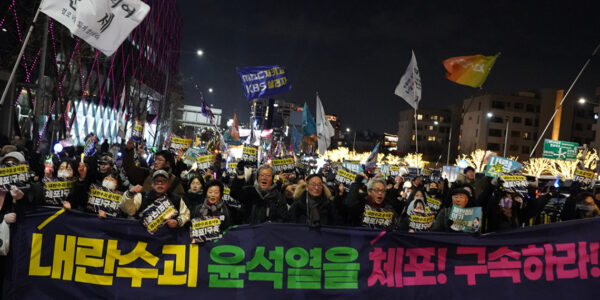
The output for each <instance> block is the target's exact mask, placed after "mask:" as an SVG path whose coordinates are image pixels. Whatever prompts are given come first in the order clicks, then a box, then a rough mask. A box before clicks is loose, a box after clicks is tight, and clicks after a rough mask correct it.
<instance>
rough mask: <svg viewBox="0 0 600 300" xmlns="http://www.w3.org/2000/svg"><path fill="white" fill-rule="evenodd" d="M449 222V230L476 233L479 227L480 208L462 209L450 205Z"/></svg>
mask: <svg viewBox="0 0 600 300" xmlns="http://www.w3.org/2000/svg"><path fill="white" fill-rule="evenodd" d="M450 221H452V225H451V226H450V228H451V229H452V230H454V231H462V232H478V231H479V229H480V227H481V207H466V208H462V207H459V206H456V205H452V208H451V209H450Z"/></svg>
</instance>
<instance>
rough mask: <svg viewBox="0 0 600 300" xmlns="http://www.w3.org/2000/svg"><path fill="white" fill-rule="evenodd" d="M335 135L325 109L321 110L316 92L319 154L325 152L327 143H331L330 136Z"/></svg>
mask: <svg viewBox="0 0 600 300" xmlns="http://www.w3.org/2000/svg"><path fill="white" fill-rule="evenodd" d="M334 135H335V130H334V129H333V126H331V123H329V120H328V119H327V116H325V110H323V103H321V99H319V94H317V137H318V140H317V141H318V145H319V153H320V154H321V155H323V154H325V151H327V148H329V145H331V137H333V136H334Z"/></svg>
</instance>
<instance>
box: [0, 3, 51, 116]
mask: <svg viewBox="0 0 600 300" xmlns="http://www.w3.org/2000/svg"><path fill="white" fill-rule="evenodd" d="M41 5H42V4H41V3H40V6H41ZM40 12H41V9H40V7H38V9H37V12H36V13H35V16H34V17H33V22H32V23H31V25H30V26H29V31H27V36H25V41H23V46H21V51H19V55H18V56H17V61H16V62H15V65H14V67H13V69H12V72H11V73H10V77H9V78H8V82H6V86H5V87H4V92H2V98H0V106H2V105H4V99H5V98H6V94H7V93H8V89H9V88H10V86H11V84H12V81H13V80H14V79H15V74H16V73H17V68H18V67H19V64H20V63H21V58H23V52H25V48H26V47H27V44H28V43H29V38H30V37H31V33H32V32H33V28H34V27H35V23H36V22H37V19H38V16H39V15H40Z"/></svg>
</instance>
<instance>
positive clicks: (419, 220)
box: [410, 215, 435, 223]
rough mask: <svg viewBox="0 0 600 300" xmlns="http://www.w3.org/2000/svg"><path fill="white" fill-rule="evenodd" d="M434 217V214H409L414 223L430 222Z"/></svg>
mask: <svg viewBox="0 0 600 300" xmlns="http://www.w3.org/2000/svg"><path fill="white" fill-rule="evenodd" d="M434 218H435V216H434V215H431V216H426V217H423V216H415V215H411V216H410V220H411V221H412V222H415V223H431V222H433V219H434Z"/></svg>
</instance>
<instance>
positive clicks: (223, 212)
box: [192, 180, 233, 233]
mask: <svg viewBox="0 0 600 300" xmlns="http://www.w3.org/2000/svg"><path fill="white" fill-rule="evenodd" d="M223 190H224V186H223V183H221V182H220V181H217V180H211V181H209V182H208V183H207V184H206V188H205V192H204V194H205V195H206V196H205V198H204V202H203V203H202V204H199V205H197V206H196V207H195V208H194V209H193V210H192V219H196V218H202V219H210V218H217V219H219V220H220V221H221V225H220V230H221V233H222V232H224V231H225V230H226V229H227V228H229V226H231V225H233V222H232V219H231V213H230V212H229V207H227V204H225V202H224V201H223Z"/></svg>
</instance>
